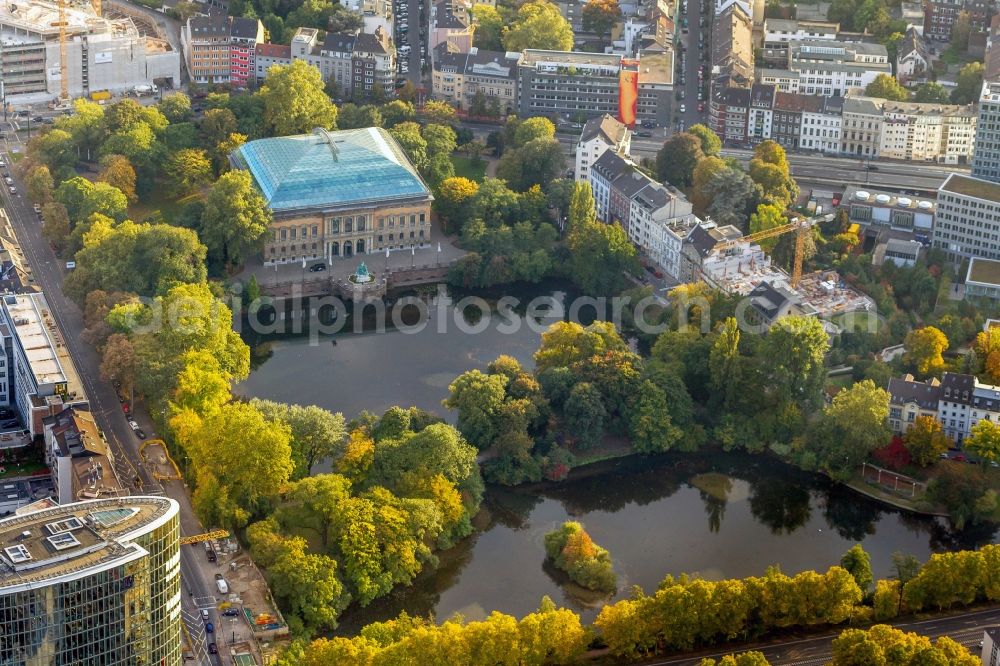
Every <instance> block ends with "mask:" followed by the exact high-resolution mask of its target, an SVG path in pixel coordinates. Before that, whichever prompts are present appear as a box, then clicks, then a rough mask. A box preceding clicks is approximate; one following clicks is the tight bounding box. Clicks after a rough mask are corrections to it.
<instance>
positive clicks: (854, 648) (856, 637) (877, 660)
mask: <svg viewBox="0 0 1000 666" xmlns="http://www.w3.org/2000/svg"><path fill="white" fill-rule="evenodd" d="M831 648H832V653H833V661H831V662H830V664H831V666H859V665H861V664H887V665H888V664H912V665H914V666H915V665H916V664H948V665H949V666H976V665H977V664H978V663H979V659H978V657H973V656H972V655H971V654H969V651H968V650H967V649H965V648H964V647H962V646H961V645H959V644H958V643H956V642H955V641H953V640H951V639H950V638H948V637H947V636H944V637H942V638H939V639H938V640H937V642H936V643H935V644H934V645H932V644H931V641H930V639H928V638H927V637H925V636H921V635H919V634H915V633H904V632H902V631H900V630H899V629H896V628H894V627H890V626H888V625H885V624H877V625H875V626H873V627H871V628H870V629H868V630H867V631H865V630H862V629H847V630H845V631H844V632H842V633H841V634H840V636H838V637H837V638H835V639H834V640H833V643H832V644H831Z"/></svg>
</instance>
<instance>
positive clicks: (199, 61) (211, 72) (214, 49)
mask: <svg viewBox="0 0 1000 666" xmlns="http://www.w3.org/2000/svg"><path fill="white" fill-rule="evenodd" d="M263 41H264V25H263V24H262V23H261V22H260V21H259V20H257V19H247V18H239V17H233V16H226V15H224V14H213V15H209V16H193V17H191V18H189V19H188V20H187V23H185V24H184V25H183V26H182V28H181V43H182V44H183V45H184V58H185V61H186V63H187V68H188V75H189V76H190V77H191V80H192V81H193V82H194V83H196V84H199V85H207V84H212V83H225V84H230V85H233V86H234V87H244V86H246V85H247V84H248V82H249V81H250V79H251V77H256V75H257V67H256V63H255V62H254V59H255V57H256V46H257V44H258V43H259V42H263Z"/></svg>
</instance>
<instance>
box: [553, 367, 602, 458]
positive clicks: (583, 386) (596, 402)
mask: <svg viewBox="0 0 1000 666" xmlns="http://www.w3.org/2000/svg"><path fill="white" fill-rule="evenodd" d="M563 417H564V419H565V421H566V429H567V430H568V431H569V432H570V433H571V434H572V435H573V437H575V438H576V441H577V446H578V447H579V448H581V449H589V448H591V447H593V446H594V445H596V444H597V443H598V442H600V441H601V437H602V436H603V435H604V421H605V418H606V417H607V411H606V410H605V409H604V402H603V400H602V399H601V392H600V391H599V390H597V388H596V387H595V386H594V385H593V384H591V383H589V382H580V383H578V384H577V385H576V386H574V387H573V389H572V390H571V391H570V392H569V397H567V398H566V404H564V405H563Z"/></svg>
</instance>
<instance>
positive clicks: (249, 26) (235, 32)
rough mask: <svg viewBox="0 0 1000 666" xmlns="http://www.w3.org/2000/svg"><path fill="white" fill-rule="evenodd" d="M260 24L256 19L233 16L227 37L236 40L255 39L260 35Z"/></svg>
mask: <svg viewBox="0 0 1000 666" xmlns="http://www.w3.org/2000/svg"><path fill="white" fill-rule="evenodd" d="M260 31H261V24H260V21H259V20H258V19H251V18H241V17H239V16H235V17H233V18H232V20H231V21H230V23H229V36H230V37H236V38H238V39H256V38H257V35H259V34H260Z"/></svg>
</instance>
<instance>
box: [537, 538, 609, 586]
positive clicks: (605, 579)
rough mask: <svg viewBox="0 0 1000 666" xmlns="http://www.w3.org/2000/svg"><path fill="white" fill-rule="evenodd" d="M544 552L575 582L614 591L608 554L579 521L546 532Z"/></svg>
mask: <svg viewBox="0 0 1000 666" xmlns="http://www.w3.org/2000/svg"><path fill="white" fill-rule="evenodd" d="M545 553H546V555H547V556H548V558H549V559H550V560H552V562H553V564H555V565H556V567H558V568H559V569H562V570H563V571H565V572H566V573H567V574H569V577H570V578H571V579H572V580H573V582H575V583H577V584H578V585H582V586H583V587H586V588H587V589H590V590H597V591H600V592H614V591H615V588H616V586H617V580H616V578H615V572H614V570H613V569H612V565H611V554H610V553H608V551H607V550H605V549H604V548H601V547H600V546H598V545H597V544H596V543H594V541H593V539H591V538H590V535H589V534H587V532H586V530H584V529H583V525H581V524H580V523H576V522H565V523H563V524H562V526H561V527H560V528H559V529H557V530H554V531H552V532H549V533H548V534H546V535H545Z"/></svg>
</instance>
